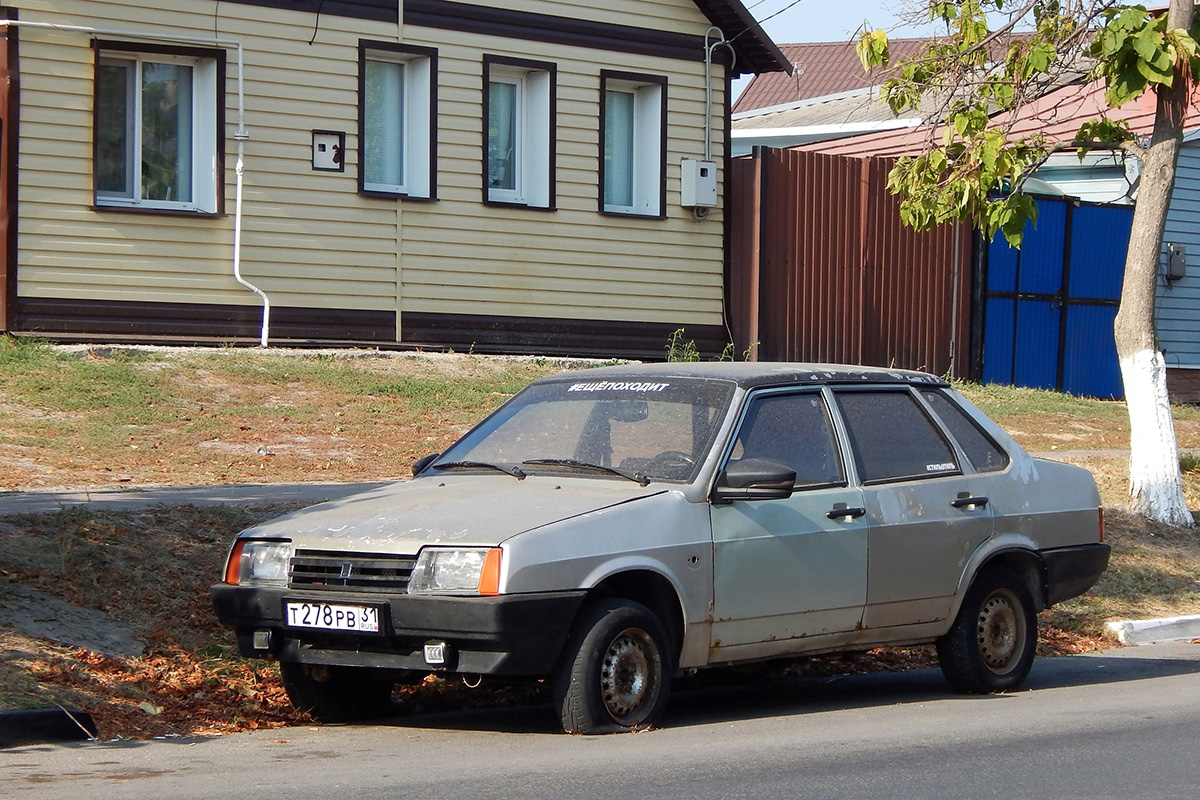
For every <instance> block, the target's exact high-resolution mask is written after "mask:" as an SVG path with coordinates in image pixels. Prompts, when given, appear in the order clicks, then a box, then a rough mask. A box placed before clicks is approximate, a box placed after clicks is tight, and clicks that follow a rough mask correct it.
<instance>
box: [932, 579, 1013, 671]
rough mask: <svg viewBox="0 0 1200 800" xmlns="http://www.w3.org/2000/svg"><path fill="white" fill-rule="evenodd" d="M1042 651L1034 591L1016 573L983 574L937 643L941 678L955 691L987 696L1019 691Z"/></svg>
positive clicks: (969, 591)
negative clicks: (952, 623)
mask: <svg viewBox="0 0 1200 800" xmlns="http://www.w3.org/2000/svg"><path fill="white" fill-rule="evenodd" d="M1036 648H1037V615H1036V613H1035V612H1034V604H1033V596H1032V595H1031V594H1030V591H1029V587H1028V586H1027V585H1026V583H1025V581H1024V580H1022V579H1021V577H1020V576H1019V575H1017V574H1016V573H1015V572H1013V571H1012V570H1008V569H999V568H997V569H991V570H988V571H986V572H984V573H983V574H981V575H980V576H979V577H978V578H977V579H976V580H975V582H974V583H973V584H972V585H971V588H970V589H969V590H968V591H967V595H966V597H965V598H964V599H963V604H962V608H960V609H959V612H958V617H957V618H956V619H955V621H954V625H953V627H951V628H950V630H949V631H948V632H947V633H946V635H945V636H943V637H942V638H941V639H939V640H938V642H937V652H938V661H939V662H940V664H941V667H942V674H943V675H945V676H946V680H947V681H948V682H949V683H950V685H951V686H952V687H954V689H955V690H957V691H959V692H963V693H968V694H985V693H987V692H1001V691H1005V690H1008V689H1016V688H1017V687H1019V686H1020V685H1021V684H1022V683H1024V681H1025V678H1026V677H1027V676H1028V675H1029V668H1030V667H1031V666H1032V665H1033V656H1034V651H1035V649H1036Z"/></svg>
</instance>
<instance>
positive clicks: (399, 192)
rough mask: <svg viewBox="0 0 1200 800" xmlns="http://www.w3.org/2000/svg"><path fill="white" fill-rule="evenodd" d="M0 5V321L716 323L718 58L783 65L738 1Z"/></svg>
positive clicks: (624, 334)
mask: <svg viewBox="0 0 1200 800" xmlns="http://www.w3.org/2000/svg"><path fill="white" fill-rule="evenodd" d="M0 17H2V18H3V19H0V69H3V70H4V71H5V74H4V75H3V80H0V117H2V119H0V125H2V127H0V219H2V220H3V225H4V227H5V232H6V235H5V236H4V237H0V242H3V247H4V252H3V254H2V255H0V287H2V288H3V293H2V294H0V330H7V331H10V332H13V333H29V334H38V335H42V336H47V337H50V338H55V339H68V338H76V339H92V340H95V339H104V340H110V341H112V340H126V341H159V342H188V341H192V342H232V341H240V342H254V341H259V340H266V341H269V342H271V343H273V344H283V343H299V342H304V343H316V342H341V343H359V344H362V343H369V344H375V345H381V346H388V345H403V346H431V347H453V348H456V349H468V348H474V349H475V350H477V351H506V352H521V351H540V352H557V353H578V354H604V355H656V354H661V353H662V351H663V347H664V345H665V342H666V337H667V335H668V333H669V332H670V331H672V330H674V329H676V328H679V327H686V329H687V335H688V337H689V338H693V339H695V340H696V341H697V342H699V343H701V344H702V345H705V346H707V347H708V348H710V349H712V348H715V349H719V348H720V345H721V343H723V342H724V341H725V340H726V339H727V335H726V333H725V331H726V326H725V321H724V284H725V281H724V274H725V264H726V239H727V237H726V230H725V219H726V217H725V214H724V213H723V209H722V203H723V201H724V197H725V194H726V193H725V187H724V185H723V178H724V175H725V174H726V158H727V150H726V142H727V141H728V138H729V134H728V123H727V120H728V116H729V115H728V110H727V98H728V96H729V81H730V79H731V78H732V77H733V76H734V75H737V74H741V73H746V72H763V71H771V70H779V69H786V68H787V67H786V63H787V62H786V59H784V58H783V57H782V55H781V54H780V52H779V51H778V49H777V48H776V47H775V45H773V44H772V43H771V42H770V40H769V39H768V38H766V36H765V35H764V34H763V33H762V32H761V30H760V29H759V28H758V26H757V25H756V24H755V23H754V21H753V19H752V17H751V16H750V14H749V13H748V12H747V11H746V9H745V8H744V6H743V5H742V4H741V3H740V2H738V1H737V0H613V1H612V2H609V3H604V4H596V3H592V2H589V0H504V2H500V0H477V1H476V2H456V1H455V2H452V1H451V0H221V2H217V1H216V0H148V1H147V0H138V1H137V2H135V1H134V0H103V1H101V0H7V1H6V2H3V4H2V5H0ZM706 56H709V58H706ZM731 61H732V66H730V63H731ZM268 308H269V313H264V311H265V310H266V309H268Z"/></svg>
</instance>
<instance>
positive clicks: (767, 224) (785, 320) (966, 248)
mask: <svg viewBox="0 0 1200 800" xmlns="http://www.w3.org/2000/svg"><path fill="white" fill-rule="evenodd" d="M890 168H891V161H890V160H887V159H872V158H869V159H859V158H849V157H844V156H830V155H825V154H823V153H811V152H804V151H798V150H777V149H766V148H759V149H756V152H755V154H754V156H753V157H749V158H740V159H735V160H734V161H733V170H732V174H731V176H730V177H731V180H730V191H731V195H732V196H731V202H730V209H731V214H732V220H731V222H732V224H731V232H732V236H731V241H730V249H731V259H730V261H731V264H730V282H729V295H730V297H729V299H730V312H731V313H730V317H731V324H732V327H733V332H734V339H735V342H736V344H737V346H738V350H739V352H740V351H741V350H744V349H745V348H746V347H748V346H749V345H750V344H751V343H752V342H758V343H759V346H758V357H759V359H760V360H769V361H832V362H846V363H857V364H871V365H876V366H890V367H901V368H908V369H923V370H927V371H929V372H934V373H937V374H944V373H948V372H950V373H952V374H955V375H966V374H967V373H968V371H969V369H968V367H969V365H968V363H967V362H968V353H969V345H970V341H969V331H970V319H969V314H970V281H971V268H970V267H971V252H972V242H973V235H972V232H971V229H970V227H969V226H968V225H966V224H960V225H943V226H941V227H939V228H938V229H936V230H933V231H928V232H924V233H916V232H914V231H912V230H910V229H908V228H906V227H904V226H903V225H902V224H901V223H900V215H899V203H898V201H897V200H896V198H894V197H892V196H891V195H890V194H889V193H888V192H887V188H886V184H887V173H888V170H889V169H890Z"/></svg>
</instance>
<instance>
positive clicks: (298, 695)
mask: <svg viewBox="0 0 1200 800" xmlns="http://www.w3.org/2000/svg"><path fill="white" fill-rule="evenodd" d="M279 675H280V677H281V678H283V688H284V689H286V690H287V693H288V698H289V699H290V700H291V701H292V705H293V706H295V708H296V710H297V711H304V712H306V713H309V714H312V715H313V716H314V717H316V718H317V719H319V720H322V721H323V722H354V721H356V720H364V719H373V718H376V717H383V716H387V715H388V714H389V713H390V712H391V711H392V710H393V708H392V702H391V698H392V685H393V684H392V682H391V681H388V680H382V679H379V678H377V677H375V676H374V675H372V674H371V673H370V672H369V671H368V670H366V669H363V668H361V667H327V666H324V665H321V664H311V665H310V664H297V663H295V662H293V661H282V662H280V664H279Z"/></svg>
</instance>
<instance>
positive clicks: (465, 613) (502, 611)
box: [211, 583, 586, 676]
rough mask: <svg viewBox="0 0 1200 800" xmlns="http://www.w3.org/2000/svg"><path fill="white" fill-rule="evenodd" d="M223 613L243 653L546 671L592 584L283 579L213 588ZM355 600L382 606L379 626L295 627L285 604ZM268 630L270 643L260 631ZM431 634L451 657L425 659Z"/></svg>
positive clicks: (346, 662) (387, 665) (409, 666)
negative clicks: (503, 590)
mask: <svg viewBox="0 0 1200 800" xmlns="http://www.w3.org/2000/svg"><path fill="white" fill-rule="evenodd" d="M211 592H212V598H213V608H214V609H215V610H216V612H217V617H218V618H219V619H220V620H221V621H222V622H223V623H225V624H226V625H229V626H230V627H232V628H233V629H234V631H235V632H236V633H237V639H238V646H239V649H240V650H241V652H242V655H244V656H249V657H257V658H266V657H271V656H274V657H277V658H279V659H280V660H283V661H296V662H300V663H304V664H328V665H332V666H349V667H373V668H378V669H399V670H421V671H426V672H427V671H430V670H431V669H447V670H450V671H454V672H466V673H477V674H480V675H536V676H542V675H547V674H549V672H550V671H551V670H552V669H553V667H554V665H555V663H556V662H557V661H558V656H559V653H560V652H561V651H562V647H563V643H564V642H565V641H566V638H567V634H568V633H569V632H570V629H571V623H572V621H573V620H574V619H575V613H576V611H578V610H579V607H580V605H581V604H582V603H583V600H584V597H585V596H586V594H585V592H583V591H582V590H580V591H572V592H546V593H539V594H519V595H499V596H496V597H436V596H416V595H380V594H374V593H370V594H367V593H353V592H325V591H322V592H311V591H309V592H305V591H295V590H291V589H287V588H283V587H269V588H268V587H248V586H231V585H229V584H224V583H220V584H217V585H215V586H213V587H212V588H211ZM285 600H287V601H300V602H310V603H352V604H358V605H371V606H378V607H380V608H381V615H380V633H378V634H367V633H361V634H360V633H346V632H340V631H323V630H311V629H307V628H288V627H285V626H284V624H283V620H284V617H283V604H284V602H285ZM263 631H269V632H270V636H269V637H262V636H260V637H259V638H260V642H259V643H260V645H261V644H262V639H264V638H269V642H268V643H267V645H266V647H261V646H260V647H256V646H255V633H256V632H263ZM427 642H445V643H446V644H447V645H448V646H449V648H448V652H449V654H450V656H449V658H448V659H447V661H446V663H445V664H444V665H431V664H429V663H427V662H426V661H425V656H424V646H425V644H426V643H427Z"/></svg>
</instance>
